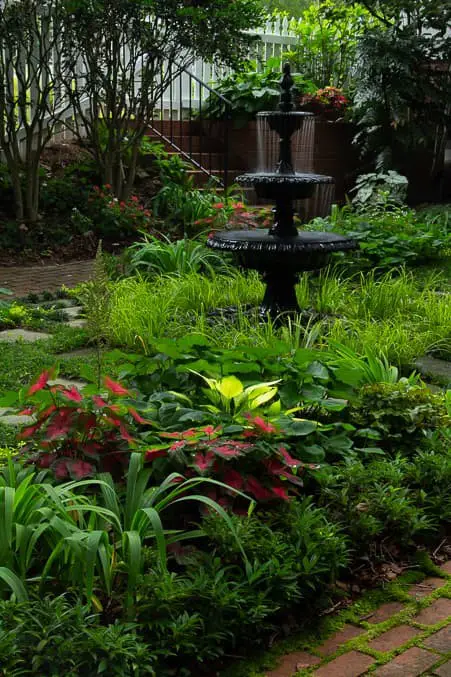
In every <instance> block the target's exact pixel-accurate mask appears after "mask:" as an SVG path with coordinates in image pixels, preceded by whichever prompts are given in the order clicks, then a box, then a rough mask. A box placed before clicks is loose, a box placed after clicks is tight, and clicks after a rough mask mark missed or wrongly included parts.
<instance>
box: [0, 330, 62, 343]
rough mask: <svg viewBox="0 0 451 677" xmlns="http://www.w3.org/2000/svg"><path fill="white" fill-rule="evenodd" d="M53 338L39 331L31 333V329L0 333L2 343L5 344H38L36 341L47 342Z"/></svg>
mask: <svg viewBox="0 0 451 677" xmlns="http://www.w3.org/2000/svg"><path fill="white" fill-rule="evenodd" d="M49 338H51V336H50V334H46V333H44V332H39V331H30V330H29V329H5V331H0V341H4V342H5V343H16V342H17V341H23V342H24V343H36V341H46V340H47V339H49Z"/></svg>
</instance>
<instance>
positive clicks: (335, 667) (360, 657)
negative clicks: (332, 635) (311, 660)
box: [313, 651, 374, 677]
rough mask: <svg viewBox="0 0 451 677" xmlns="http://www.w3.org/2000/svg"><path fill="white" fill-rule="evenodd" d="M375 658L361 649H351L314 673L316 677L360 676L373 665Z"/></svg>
mask: <svg viewBox="0 0 451 677" xmlns="http://www.w3.org/2000/svg"><path fill="white" fill-rule="evenodd" d="M373 663H374V658H372V657H371V656H367V655H366V654H364V653H360V652H359V651H350V652H349V653H345V654H343V655H342V656H339V657H338V658H335V659H334V660H333V661H330V663H326V665H323V666H322V667H320V668H319V669H318V670H316V671H315V672H314V673H313V674H314V675H315V677H359V675H364V674H365V672H366V671H367V670H368V668H369V667H370V666H371V665H373Z"/></svg>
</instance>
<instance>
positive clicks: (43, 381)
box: [27, 371, 50, 395]
mask: <svg viewBox="0 0 451 677" xmlns="http://www.w3.org/2000/svg"><path fill="white" fill-rule="evenodd" d="M49 378H50V374H49V372H48V371H43V372H42V374H40V376H39V377H38V380H37V381H36V383H34V384H33V385H32V386H30V388H29V389H28V393H27V395H34V393H37V392H38V391H39V390H43V389H44V388H45V386H46V385H47V382H48V380H49Z"/></svg>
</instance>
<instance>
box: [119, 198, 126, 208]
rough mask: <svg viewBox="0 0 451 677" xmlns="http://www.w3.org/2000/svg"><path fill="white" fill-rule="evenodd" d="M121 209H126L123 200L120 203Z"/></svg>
mask: <svg viewBox="0 0 451 677" xmlns="http://www.w3.org/2000/svg"><path fill="white" fill-rule="evenodd" d="M119 207H120V208H121V209H124V207H125V202H124V201H123V200H121V201H120V202H119Z"/></svg>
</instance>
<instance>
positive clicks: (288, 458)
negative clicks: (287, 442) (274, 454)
mask: <svg viewBox="0 0 451 677" xmlns="http://www.w3.org/2000/svg"><path fill="white" fill-rule="evenodd" d="M279 453H280V455H281V456H282V458H283V460H284V461H285V463H286V464H287V465H289V466H290V467H291V468H299V467H300V466H303V465H304V463H303V462H302V461H299V460H298V459H297V458H293V457H292V456H290V454H289V452H288V451H287V450H286V449H285V447H282V446H281V447H279Z"/></svg>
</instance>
